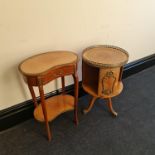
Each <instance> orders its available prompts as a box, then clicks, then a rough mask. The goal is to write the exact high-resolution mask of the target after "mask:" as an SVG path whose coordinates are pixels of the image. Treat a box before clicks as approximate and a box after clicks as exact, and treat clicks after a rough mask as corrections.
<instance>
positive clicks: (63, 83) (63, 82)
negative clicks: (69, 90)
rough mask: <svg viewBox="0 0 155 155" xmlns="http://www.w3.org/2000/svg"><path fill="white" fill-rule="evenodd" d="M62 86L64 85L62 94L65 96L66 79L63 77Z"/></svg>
mask: <svg viewBox="0 0 155 155" xmlns="http://www.w3.org/2000/svg"><path fill="white" fill-rule="evenodd" d="M61 84H62V94H65V77H64V76H62V77H61Z"/></svg>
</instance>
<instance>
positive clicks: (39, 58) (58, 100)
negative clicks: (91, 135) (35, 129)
mask: <svg viewBox="0 0 155 155" xmlns="http://www.w3.org/2000/svg"><path fill="white" fill-rule="evenodd" d="M77 62H78V56H77V55H76V54H75V53H72V52H68V51H53V52H47V53H43V54H39V55H35V56H33V57H30V58H28V59H26V60H25V61H23V62H22V63H21V64H20V65H19V70H20V72H21V73H22V74H23V76H24V80H25V82H26V83H27V84H28V87H29V90H30V92H31V96H32V99H33V102H34V105H35V109H34V117H35V119H36V120H38V121H40V122H45V124H46V130H47V135H48V140H49V141H50V140H51V132H50V128H49V121H52V120H53V119H55V118H56V117H57V116H58V115H60V114H61V113H63V112H66V111H69V110H74V121H75V123H76V124H78V116H77V102H78V76H77ZM65 75H72V76H73V79H74V85H75V86H74V97H73V96H71V95H67V94H65V90H64V89H65V79H64V76H65ZM59 77H61V81H62V94H61V95H57V96H54V97H51V98H48V99H45V94H44V89H43V86H44V85H45V84H47V83H49V82H50V81H52V80H54V79H56V78H59ZM34 86H36V87H38V89H39V93H40V104H38V103H37V99H36V96H35V91H34V89H33V87H34Z"/></svg>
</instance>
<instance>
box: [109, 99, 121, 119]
mask: <svg viewBox="0 0 155 155" xmlns="http://www.w3.org/2000/svg"><path fill="white" fill-rule="evenodd" d="M107 104H108V107H109V111H110V112H111V113H112V114H113V115H114V116H115V117H116V116H117V115H118V114H117V112H116V111H115V110H114V109H113V106H112V101H111V98H108V103H107Z"/></svg>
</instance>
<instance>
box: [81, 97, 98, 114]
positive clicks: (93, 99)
mask: <svg viewBox="0 0 155 155" xmlns="http://www.w3.org/2000/svg"><path fill="white" fill-rule="evenodd" d="M96 99H97V97H93V98H92V99H91V101H90V103H89V106H88V108H87V109H84V110H83V113H84V114H87V113H88V112H89V111H90V110H91V108H92V107H93V105H94V102H95V100H96Z"/></svg>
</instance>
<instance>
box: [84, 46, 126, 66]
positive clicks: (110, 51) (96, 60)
mask: <svg viewBox="0 0 155 155" xmlns="http://www.w3.org/2000/svg"><path fill="white" fill-rule="evenodd" d="M128 57H129V55H128V53H127V52H126V51H125V50H124V49H122V48H119V47H115V46H108V45H97V46H91V47H88V48H86V49H85V50H84V51H83V55H82V59H83V60H84V61H86V62H87V63H89V64H91V65H93V66H96V67H117V66H122V65H124V64H126V62H127V61H128Z"/></svg>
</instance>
